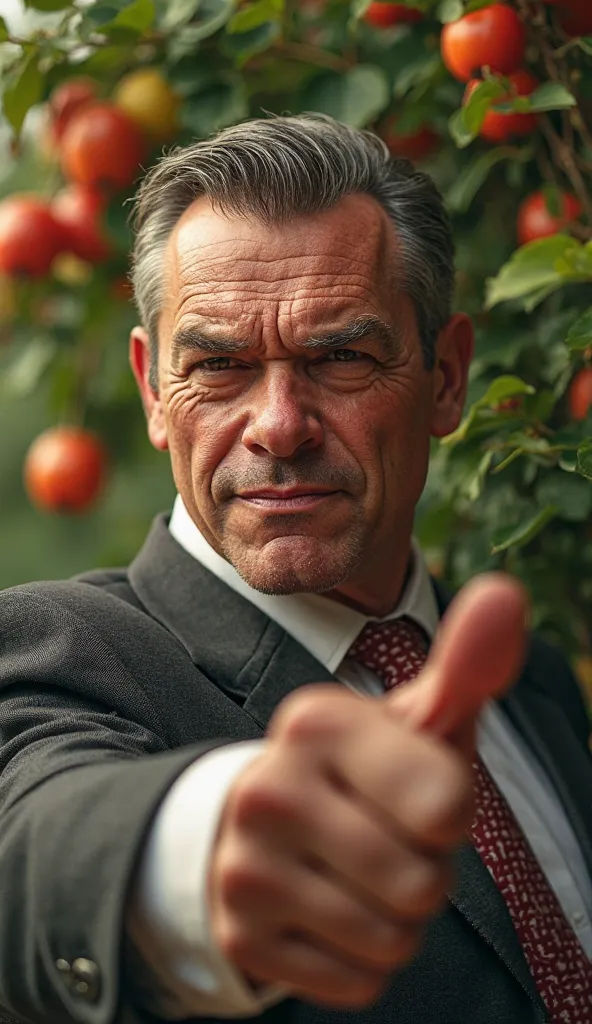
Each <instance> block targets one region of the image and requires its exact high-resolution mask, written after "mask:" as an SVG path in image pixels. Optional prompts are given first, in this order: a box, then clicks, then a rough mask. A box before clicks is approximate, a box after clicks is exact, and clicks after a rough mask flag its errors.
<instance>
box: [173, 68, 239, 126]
mask: <svg viewBox="0 0 592 1024" xmlns="http://www.w3.org/2000/svg"><path fill="white" fill-rule="evenodd" d="M248 113H249V107H248V103H247V98H246V91H245V86H244V82H243V80H242V78H240V77H239V76H238V75H237V76H236V77H234V76H230V75H229V76H228V77H227V78H226V79H219V80H218V81H217V82H216V81H214V82H212V83H211V85H210V87H209V88H208V89H204V90H203V91H202V92H200V93H199V94H198V95H197V96H191V97H189V99H187V100H186V101H185V103H184V104H183V107H182V109H181V123H182V124H183V126H184V127H185V128H188V129H189V130H190V131H192V132H194V133H195V135H196V136H198V137H199V138H206V137H207V136H209V135H213V133H214V132H217V131H220V129H221V128H226V126H227V125H230V124H235V123H236V122H237V121H242V120H244V118H245V117H247V115H248Z"/></svg>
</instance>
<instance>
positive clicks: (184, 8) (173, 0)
mask: <svg viewBox="0 0 592 1024" xmlns="http://www.w3.org/2000/svg"><path fill="white" fill-rule="evenodd" d="M200 6H201V0H169V2H168V5H167V9H166V12H165V14H164V16H163V18H162V19H161V27H162V28H163V29H164V30H165V32H168V31H172V30H174V29H178V28H181V26H182V25H187V24H188V22H190V21H191V19H192V18H193V15H194V14H195V13H196V12H197V10H198V8H199V7H200Z"/></svg>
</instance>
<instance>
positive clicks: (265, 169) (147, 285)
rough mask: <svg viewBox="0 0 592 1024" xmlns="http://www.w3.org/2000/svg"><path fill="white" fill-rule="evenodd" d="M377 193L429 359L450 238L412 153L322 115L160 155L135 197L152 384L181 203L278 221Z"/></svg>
mask: <svg viewBox="0 0 592 1024" xmlns="http://www.w3.org/2000/svg"><path fill="white" fill-rule="evenodd" d="M353 193H364V194H367V195H370V196H373V197H374V198H375V199H376V200H377V202H378V203H379V204H380V205H381V206H382V207H383V209H384V210H385V211H386V213H387V214H388V216H389V217H390V219H391V221H392V223H393V225H394V227H395V231H396V234H397V238H398V239H399V240H400V241H401V243H402V249H403V253H404V260H403V263H404V266H403V274H404V287H405V289H406V291H407V294H408V295H409V296H410V297H411V299H412V301H413V303H414V306H415V312H416V316H417V323H418V329H419V334H420V338H421V343H422V348H423V353H424V361H425V365H426V367H427V368H428V369H432V367H433V365H434V350H435V344H436V338H437V336H438V333H439V331H440V330H441V329H442V327H443V326H444V324H445V323H446V322H447V320H448V319H449V317H450V313H451V306H452V296H453V290H454V246H453V241H452V233H451V228H450V223H449V220H448V217H447V214H446V211H445V209H444V204H443V200H442V197H441V195H440V193H439V192H438V189H437V188H436V185H435V184H434V182H433V180H432V179H431V178H430V177H429V175H427V174H424V173H422V172H421V171H418V170H416V169H415V168H414V167H413V165H412V164H411V163H410V162H409V161H408V160H393V159H392V158H391V156H390V154H389V151H388V149H387V147H386V145H385V144H384V142H383V141H382V140H381V139H380V138H378V136H377V135H374V134H372V133H371V132H367V131H359V130H357V129H355V128H350V127H348V126H347V125H344V124H340V123H339V122H338V121H335V120H333V118H330V117H325V116H322V115H319V114H310V115H304V116H299V117H269V118H265V119H261V120H252V121H245V122H243V123H242V124H237V125H233V126H232V127H230V128H226V129H224V130H223V131H221V132H220V133H219V134H218V135H216V136H214V138H212V139H209V140H205V141H201V142H196V143H194V144H192V145H190V146H185V147H178V148H176V149H174V150H172V151H171V152H170V153H168V154H166V155H165V156H163V157H162V158H161V159H160V161H159V162H158V163H157V164H156V165H155V166H154V167H153V168H152V169H151V170H150V171H149V172H148V174H147V175H146V177H145V179H144V181H143V182H142V184H141V186H140V188H139V191H138V194H137V198H136V206H135V215H134V229H135V245H134V253H133V273H132V280H133V286H134V293H135V297H136V302H137V305H138V309H139V312H140V316H141V318H142V323H143V324H144V326H145V328H146V330H147V331H148V334H149V337H150V343H151V350H152V384H153V386H154V387H155V386H156V363H157V360H156V354H157V340H158V320H159V316H160V310H161V307H162V302H163V286H164V281H163V279H164V268H163V262H164V261H163V256H164V250H165V248H166V245H167V241H168V239H169V237H170V235H171V233H172V231H173V229H174V227H175V224H176V223H177V221H178V220H179V219H180V217H181V216H182V214H183V213H184V212H185V210H186V209H187V208H188V207H189V206H191V204H192V203H193V202H194V201H195V200H196V199H198V198H199V197H200V196H207V197H208V198H209V199H210V200H211V201H212V203H213V204H214V206H215V207H217V208H218V209H219V210H221V211H224V212H228V213H234V214H236V215H239V216H248V215H252V216H255V217H256V218H257V219H259V220H260V221H261V222H263V223H264V224H278V223H282V222H286V221H287V220H289V219H292V218H294V217H298V216H299V215H306V214H313V213H317V212H320V211H322V210H326V209H328V208H329V207H331V206H334V205H335V204H336V203H337V202H339V200H340V199H342V198H344V197H345V196H347V195H351V194H353Z"/></svg>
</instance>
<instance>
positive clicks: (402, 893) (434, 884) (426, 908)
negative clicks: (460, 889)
mask: <svg viewBox="0 0 592 1024" xmlns="http://www.w3.org/2000/svg"><path fill="white" fill-rule="evenodd" d="M452 877H453V871H452V864H451V863H450V862H448V861H442V862H441V863H439V864H435V863H430V862H428V861H426V860H416V861H415V862H414V863H413V865H412V866H411V867H410V868H409V869H407V870H406V871H402V872H401V873H400V875H399V877H398V879H397V884H396V887H395V900H396V903H397V909H398V910H399V913H401V914H405V915H406V916H408V917H410V918H411V919H412V920H417V919H421V918H424V917H426V916H428V915H431V914H434V913H435V912H436V911H437V910H438V909H439V907H440V906H441V904H442V902H443V900H444V899H445V896H446V892H447V891H448V889H449V888H450V887H451V884H452Z"/></svg>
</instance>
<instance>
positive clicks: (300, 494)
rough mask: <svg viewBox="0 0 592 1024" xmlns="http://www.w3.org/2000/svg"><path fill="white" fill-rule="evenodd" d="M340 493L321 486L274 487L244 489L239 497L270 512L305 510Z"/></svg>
mask: <svg viewBox="0 0 592 1024" xmlns="http://www.w3.org/2000/svg"><path fill="white" fill-rule="evenodd" d="M340 493H341V492H340V491H329V490H322V489H319V488H310V487H309V488H307V487H290V488H286V490H281V491H280V490H277V491H276V490H273V489H266V490H262V491H244V492H243V493H242V494H238V495H237V497H238V498H240V499H241V501H245V502H246V503H247V504H249V505H253V506H255V507H258V508H261V509H262V510H264V511H268V512H305V511H309V510H311V509H313V508H315V507H316V506H318V505H319V504H321V503H322V502H323V501H326V500H327V499H328V498H332V497H335V495H337V494H340Z"/></svg>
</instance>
